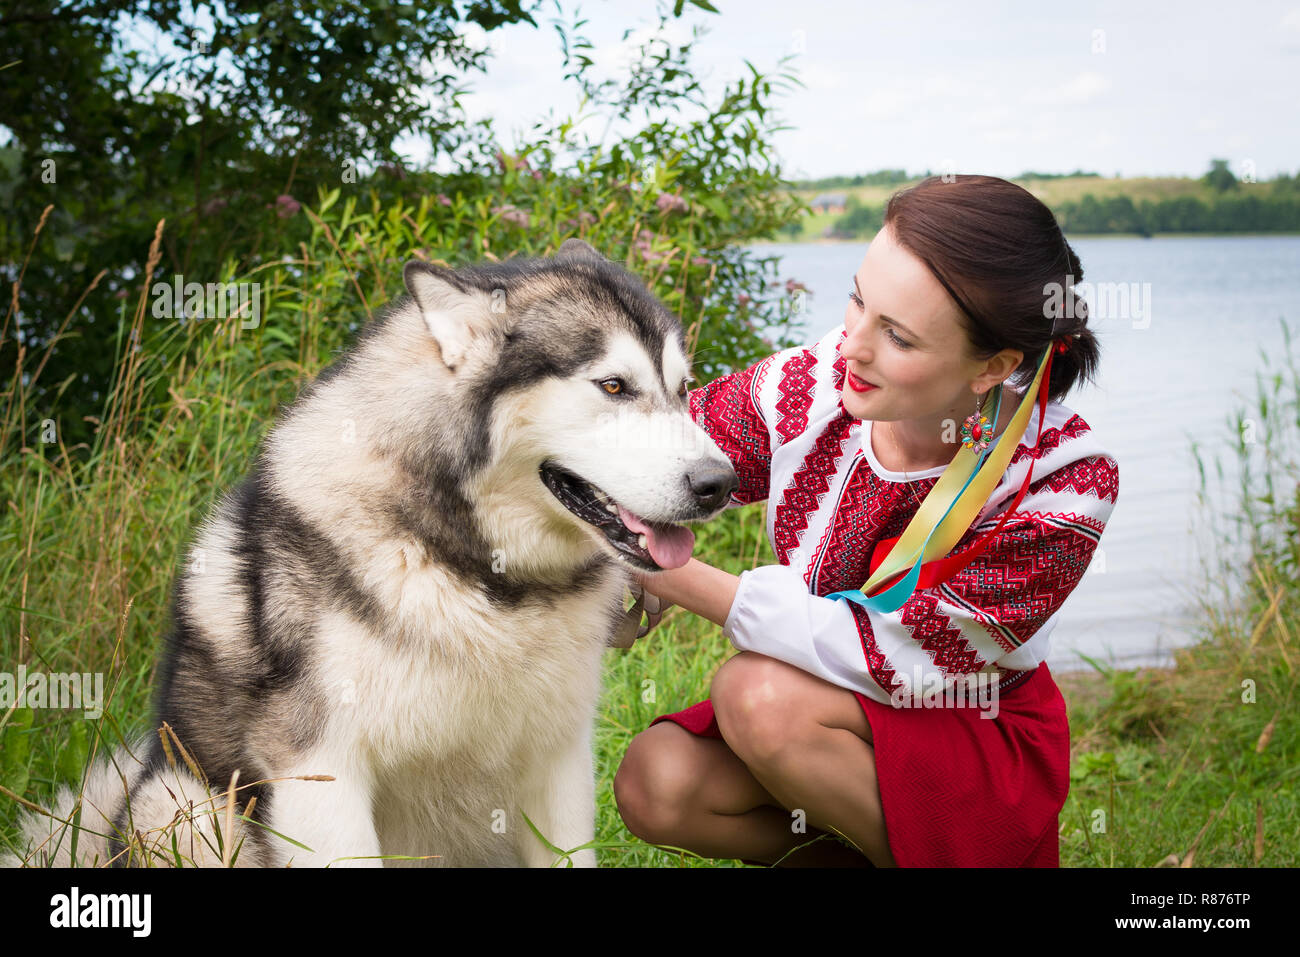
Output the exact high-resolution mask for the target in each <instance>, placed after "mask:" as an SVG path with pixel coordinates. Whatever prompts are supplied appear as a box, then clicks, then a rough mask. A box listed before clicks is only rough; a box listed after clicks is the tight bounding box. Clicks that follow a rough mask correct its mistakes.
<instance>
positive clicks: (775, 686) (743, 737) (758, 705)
mask: <svg viewBox="0 0 1300 957" xmlns="http://www.w3.org/2000/svg"><path fill="white" fill-rule="evenodd" d="M791 668H792V666H790V665H787V664H785V663H784V662H781V661H777V660H775V659H773V658H768V657H767V656H765V655H759V654H755V653H753V652H749V651H742V652H741V653H740V654H738V655H735V656H733V657H731V658H728V659H727V660H726V661H725V662H723V663H722V667H721V668H719V669H718V671H717V673H716V674H714V676H713V684H712V686H711V688H710V692H709V696H710V699H711V700H712V701H713V713H714V716H715V717H716V718H717V721H718V729H719V730H720V731H721V732H722V736H723V738H724V739H725V740H726V742H727V744H728V745H730V746H731V748H732V750H733V751H735V752H736V754H738V755H739V756H740V757H741V758H742V759H743V760H745V761H746V762H747V763H751V762H757V763H767V762H771V761H775V760H777V759H778V758H779V757H780V756H781V754H782V752H783V751H785V749H786V748H787V747H789V745H790V742H791V740H792V736H793V733H794V732H795V731H796V730H797V726H798V721H799V718H800V716H799V715H798V714H797V713H796V712H797V711H798V708H797V706H796V701H795V699H794V695H793V694H792V693H791V687H790V680H789V679H790V669H791Z"/></svg>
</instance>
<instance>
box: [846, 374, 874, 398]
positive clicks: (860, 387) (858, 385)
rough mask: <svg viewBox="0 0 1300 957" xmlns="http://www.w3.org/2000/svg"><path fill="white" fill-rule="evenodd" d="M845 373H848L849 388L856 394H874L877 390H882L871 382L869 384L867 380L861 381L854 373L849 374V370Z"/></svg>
mask: <svg viewBox="0 0 1300 957" xmlns="http://www.w3.org/2000/svg"><path fill="white" fill-rule="evenodd" d="M844 371H845V372H846V373H847V375H846V378H847V379H848V383H849V388H851V389H852V390H853V391H854V392H873V391H875V390H876V389H878V388H880V387H879V386H876V385H872V384H871V383H870V382H867V381H866V380H865V379H859V378H858V377H857V376H855V375H854V374H853V373H852V372H849V371H848V370H847V369H845V370H844Z"/></svg>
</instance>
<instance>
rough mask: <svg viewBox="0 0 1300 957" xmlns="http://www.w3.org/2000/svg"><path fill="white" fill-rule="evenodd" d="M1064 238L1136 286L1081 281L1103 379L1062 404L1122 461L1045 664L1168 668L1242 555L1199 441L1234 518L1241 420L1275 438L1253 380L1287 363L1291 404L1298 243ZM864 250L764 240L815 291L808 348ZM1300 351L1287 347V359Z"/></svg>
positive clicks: (1103, 276) (1099, 275) (838, 308)
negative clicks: (1228, 533)
mask: <svg viewBox="0 0 1300 957" xmlns="http://www.w3.org/2000/svg"><path fill="white" fill-rule="evenodd" d="M1070 243H1071V245H1072V246H1073V247H1074V249H1075V251H1076V252H1077V253H1078V255H1079V258H1080V260H1081V262H1082V264H1083V269H1084V279H1085V280H1086V281H1087V282H1089V283H1098V284H1100V283H1123V284H1128V285H1127V287H1126V288H1127V290H1128V291H1129V292H1131V293H1136V295H1134V296H1132V298H1131V301H1130V304H1129V306H1128V308H1127V309H1123V307H1122V302H1121V301H1119V300H1118V299H1114V300H1111V299H1108V298H1107V296H1105V295H1099V294H1089V293H1088V292H1087V291H1086V290H1080V291H1081V292H1082V293H1084V295H1085V297H1086V298H1088V300H1089V303H1090V307H1091V315H1092V317H1093V318H1092V319H1091V320H1090V325H1091V326H1092V327H1093V328H1094V330H1095V331H1096V334H1097V337H1098V340H1099V342H1100V344H1101V350H1102V356H1101V365H1100V369H1099V372H1098V376H1097V379H1098V381H1097V384H1096V385H1095V386H1094V385H1092V384H1085V385H1083V386H1081V387H1076V389H1075V390H1074V391H1072V392H1071V393H1070V394H1069V395H1067V396H1066V397H1065V400H1064V404H1065V405H1066V406H1067V407H1069V408H1071V409H1073V410H1074V411H1075V412H1077V413H1078V414H1079V415H1081V416H1082V417H1083V418H1084V420H1085V421H1087V423H1088V424H1089V425H1090V426H1091V427H1092V428H1093V429H1094V430H1095V431H1096V433H1097V434H1098V436H1099V437H1100V439H1101V441H1102V442H1103V444H1104V446H1105V447H1106V448H1107V449H1108V450H1109V452H1110V453H1111V454H1112V455H1113V456H1114V457H1115V460H1116V461H1117V462H1118V463H1119V469H1120V483H1119V484H1120V491H1119V499H1118V502H1117V504H1116V506H1115V510H1114V512H1113V513H1112V515H1111V518H1110V521H1109V522H1108V523H1107V526H1106V530H1105V532H1104V533H1103V534H1102V538H1101V545H1100V549H1101V551H1102V556H1101V559H1100V560H1098V561H1097V562H1096V563H1095V564H1094V568H1093V570H1091V571H1090V572H1089V573H1088V574H1087V575H1086V576H1085V577H1084V579H1083V581H1082V582H1080V584H1079V586H1078V588H1076V589H1075V591H1074V592H1073V593H1072V594H1071V595H1070V597H1069V599H1067V601H1066V603H1065V605H1064V606H1063V608H1062V612H1061V619H1060V622H1059V624H1058V626H1057V628H1056V631H1055V633H1054V634H1053V642H1052V651H1051V655H1050V657H1049V658H1048V663H1049V664H1050V665H1051V666H1052V668H1053V669H1055V670H1061V671H1069V670H1078V669H1081V668H1087V667H1088V665H1087V663H1086V662H1084V661H1083V660H1082V659H1081V658H1080V657H1079V656H1080V654H1083V655H1087V656H1088V657H1091V658H1095V659H1099V660H1101V661H1103V662H1105V663H1106V664H1109V665H1112V666H1115V667H1123V668H1134V667H1144V666H1163V665H1168V664H1171V663H1172V658H1171V655H1170V652H1171V649H1172V648H1174V647H1178V646H1183V645H1187V644H1190V643H1192V642H1194V641H1196V640H1198V638H1199V637H1200V636H1199V634H1198V633H1197V630H1196V626H1197V624H1198V622H1199V621H1200V620H1202V619H1203V617H1204V616H1203V615H1202V614H1200V612H1199V611H1198V603H1199V602H1200V601H1201V600H1202V599H1201V598H1199V597H1198V596H1202V595H1204V594H1207V584H1206V583H1207V581H1210V582H1212V584H1211V585H1210V586H1209V587H1208V594H1209V595H1210V596H1212V597H1211V598H1210V599H1208V600H1211V601H1217V602H1220V603H1221V602H1222V601H1223V600H1224V596H1223V593H1222V592H1221V589H1222V588H1223V587H1224V586H1222V585H1221V584H1219V583H1218V581H1219V580H1220V579H1221V576H1219V578H1215V577H1210V576H1208V573H1207V571H1206V568H1207V567H1216V566H1217V564H1218V563H1219V562H1220V561H1223V560H1225V557H1226V561H1227V562H1228V563H1229V565H1230V566H1231V567H1233V568H1238V569H1239V568H1241V567H1242V566H1243V564H1244V563H1245V562H1246V557H1245V556H1246V554H1247V552H1246V550H1245V549H1244V547H1243V545H1242V543H1240V542H1238V543H1237V544H1235V545H1233V546H1230V547H1229V548H1228V549H1226V550H1225V549H1223V548H1222V547H1221V544H1220V543H1219V542H1218V541H1217V540H1218V538H1219V534H1218V533H1217V532H1215V531H1214V530H1213V528H1223V527H1225V526H1222V525H1221V524H1216V525H1215V526H1214V527H1213V528H1212V527H1211V524H1210V519H1209V518H1208V517H1207V516H1208V514H1209V513H1210V511H1209V510H1207V507H1206V505H1205V504H1204V503H1203V502H1202V501H1201V499H1200V496H1199V495H1198V490H1199V489H1200V487H1201V482H1200V478H1199V475H1200V470H1199V469H1198V465H1197V459H1196V456H1195V455H1194V454H1193V443H1195V446H1196V448H1197V449H1199V453H1200V459H1201V461H1202V462H1203V463H1204V464H1205V468H1206V470H1207V472H1208V475H1207V478H1206V482H1207V489H1208V492H1209V494H1208V501H1209V502H1210V503H1211V506H1212V507H1213V509H1214V510H1216V511H1219V512H1222V513H1224V514H1227V513H1229V512H1239V511H1240V508H1239V505H1240V492H1239V490H1238V484H1239V482H1238V477H1239V473H1240V468H1239V465H1238V463H1239V459H1238V457H1237V455H1236V452H1235V451H1234V446H1235V443H1236V441H1237V434H1238V429H1237V426H1236V424H1235V423H1236V422H1237V418H1238V417H1244V418H1246V419H1248V420H1250V421H1249V422H1247V430H1250V431H1251V433H1252V435H1253V436H1255V441H1254V442H1253V444H1248V445H1247V449H1248V452H1249V455H1250V456H1251V458H1250V462H1251V463H1259V462H1265V461H1269V455H1270V451H1271V452H1272V453H1276V452H1277V451H1278V446H1279V445H1280V444H1281V439H1280V438H1279V439H1277V440H1276V441H1274V440H1270V439H1269V438H1268V437H1266V436H1264V435H1263V434H1262V433H1260V434H1258V435H1256V434H1255V433H1257V432H1258V430H1259V429H1261V428H1262V425H1261V423H1262V416H1261V414H1260V411H1259V407H1258V399H1257V393H1258V391H1259V387H1258V382H1259V381H1260V380H1259V375H1260V374H1261V372H1262V373H1264V374H1266V375H1267V376H1268V377H1272V376H1273V374H1275V373H1277V372H1279V371H1281V372H1283V374H1284V383H1286V382H1290V383H1292V385H1291V389H1290V391H1289V399H1290V401H1295V397H1296V388H1295V384H1294V376H1293V374H1292V373H1291V371H1290V370H1291V369H1297V368H1300V361H1295V360H1294V359H1288V354H1287V347H1286V340H1285V338H1284V334H1283V329H1282V324H1281V322H1280V321H1279V320H1284V321H1285V322H1286V323H1287V325H1288V326H1289V327H1290V328H1291V329H1292V331H1293V332H1295V331H1297V330H1300V326H1298V325H1297V322H1296V320H1297V318H1298V316H1297V313H1300V236H1241V237H1217V236H1216V237H1157V238H1154V239H1139V238H1120V237H1116V238H1109V237H1097V238H1080V239H1073V238H1072V239H1071V240H1070ZM866 248H867V243H866V242H865V241H863V242H859V243H808V244H789V245H780V244H770V245H769V244H765V245H762V246H757V247H755V251H757V252H759V253H760V254H761V255H780V256H781V268H780V271H779V276H780V278H781V279H782V280H784V279H787V278H794V279H797V280H799V281H800V282H802V283H804V284H805V285H806V286H807V287H808V289H809V291H810V296H809V297H808V298H807V300H806V302H805V305H804V309H805V312H804V315H805V316H806V320H805V325H804V327H803V330H804V332H805V333H806V336H805V338H806V339H807V341H814V340H816V339H818V338H820V337H821V335H822V334H823V333H825V332H826V331H828V330H830V329H831V328H833V327H835V326H838V325H839V324H840V323H841V322H843V320H844V305H845V301H846V298H847V296H848V291H849V289H850V288H851V287H852V277H853V274H854V273H855V272H856V271H857V268H858V266H859V265H860V264H861V261H862V256H863V254H864V253H865V251H866ZM1103 288H1104V287H1103ZM1110 288H1111V289H1113V290H1118V289H1119V287H1118V286H1112V287H1110ZM1112 304H1113V306H1114V307H1115V308H1114V309H1113V312H1114V313H1115V314H1110V313H1111V311H1112V310H1111V309H1110V305H1112ZM1120 313H1122V314H1120ZM1295 338H1296V337H1295V336H1293V340H1294V339H1295ZM1296 348H1300V343H1295V342H1293V347H1292V349H1291V355H1292V356H1294V352H1295V349H1296ZM1283 397H1284V398H1288V392H1287V391H1286V390H1285V388H1284V391H1283ZM1234 413H1235V414H1234ZM1293 417H1294V416H1293ZM1252 423H1253V424H1252ZM1216 461H1217V463H1218V466H1221V468H1222V478H1220V476H1219V472H1218V468H1217V467H1216V465H1215V463H1216ZM1256 467H1258V466H1257V465H1252V468H1256ZM1275 473H1276V469H1275ZM1287 481H1289V483H1290V484H1289V485H1288V484H1286V482H1287ZM1294 482H1295V479H1294V478H1291V479H1289V480H1286V479H1284V484H1283V485H1281V486H1279V490H1280V491H1281V492H1283V493H1284V494H1287V495H1291V494H1293V492H1292V490H1293V488H1294ZM1229 591H1230V592H1233V593H1235V589H1234V588H1232V587H1229ZM1214 596H1218V597H1214ZM1249 624H1253V622H1252V623H1249ZM1249 624H1248V625H1247V627H1249Z"/></svg>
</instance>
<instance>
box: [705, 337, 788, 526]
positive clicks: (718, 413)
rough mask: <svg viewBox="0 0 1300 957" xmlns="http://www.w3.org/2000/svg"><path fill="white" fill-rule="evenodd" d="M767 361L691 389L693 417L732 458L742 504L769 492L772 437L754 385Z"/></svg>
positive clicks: (736, 499)
mask: <svg viewBox="0 0 1300 957" xmlns="http://www.w3.org/2000/svg"><path fill="white" fill-rule="evenodd" d="M766 365H767V362H766V361H764V362H762V363H759V364H758V365H757V366H751V367H750V368H749V369H744V370H742V371H740V372H732V373H730V374H728V375H724V376H720V377H718V378H717V379H714V380H713V381H712V382H710V383H709V384H708V385H706V386H702V387H701V388H699V389H694V390H692V391H691V393H690V410H691V417H692V418H694V419H695V421H696V423H697V424H698V425H699V426H700V428H702V429H704V431H705V432H707V433H708V434H709V436H710V437H711V438H712V439H713V441H714V442H715V443H717V446H718V448H719V449H721V450H722V452H723V454H724V455H726V456H727V458H729V459H730V460H731V462H732V465H733V467H734V468H735V470H736V476H737V478H739V479H740V487H739V488H738V489H736V491H735V492H733V493H732V496H731V500H732V501H733V502H738V503H740V504H742V505H748V504H750V503H751V502H761V501H763V500H764V499H766V498H767V496H768V482H769V477H770V476H771V473H772V450H771V448H770V445H771V439H770V437H769V435H768V432H767V425H766V424H764V422H763V418H762V416H761V415H760V414H759V412H758V408H759V404H758V403H757V402H755V401H753V395H752V393H751V389H750V385H751V380H752V379H754V378H755V376H756V374H757V373H758V372H759V370H761V369H763V368H764V367H766Z"/></svg>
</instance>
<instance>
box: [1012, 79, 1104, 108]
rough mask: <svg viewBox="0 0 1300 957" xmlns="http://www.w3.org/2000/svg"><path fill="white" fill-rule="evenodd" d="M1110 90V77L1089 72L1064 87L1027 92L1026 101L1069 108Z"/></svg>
mask: <svg viewBox="0 0 1300 957" xmlns="http://www.w3.org/2000/svg"><path fill="white" fill-rule="evenodd" d="M1109 89H1110V79H1109V78H1108V77H1106V76H1103V75H1102V74H1100V73H1093V72H1091V71H1089V72H1085V73H1079V74H1076V75H1075V76H1074V77H1073V78H1072V79H1071V80H1069V81H1068V82H1067V83H1065V84H1063V85H1060V86H1055V87H1047V88H1045V89H1041V90H1034V91H1030V92H1027V93H1026V94H1025V96H1024V101H1025V102H1026V103H1042V104H1046V105H1050V106H1069V105H1076V104H1080V103H1088V102H1090V101H1091V100H1095V99H1097V97H1099V96H1101V95H1102V94H1103V93H1105V92H1106V91H1107V90H1109Z"/></svg>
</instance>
